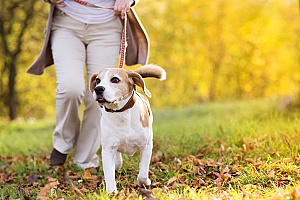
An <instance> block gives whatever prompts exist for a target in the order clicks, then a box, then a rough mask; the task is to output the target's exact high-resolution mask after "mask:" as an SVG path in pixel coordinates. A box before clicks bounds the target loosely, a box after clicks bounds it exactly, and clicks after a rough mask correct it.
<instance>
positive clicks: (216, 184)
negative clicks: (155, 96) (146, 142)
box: [0, 100, 300, 199]
mask: <svg viewBox="0 0 300 200" xmlns="http://www.w3.org/2000/svg"><path fill="white" fill-rule="evenodd" d="M154 117H155V122H154V127H153V128H154V148H153V156H152V162H151V165H150V171H151V172H150V178H151V180H152V189H151V190H150V191H151V192H152V193H153V194H152V195H153V196H154V197H155V198H158V199H182V198H183V199H199V198H200V199H216V198H219V199H242V198H244V199H265V198H270V197H272V198H275V199H293V198H294V199H297V198H298V197H299V198H300V196H297V195H300V193H299V185H300V169H299V165H300V147H299V141H300V134H299V131H300V130H299V128H300V127H299V124H300V113H299V110H297V109H296V110H295V111H280V110H278V108H277V102H276V101H274V100H272V101H271V100H255V101H240V102H225V103H207V104H201V105H200V104H199V105H195V106H190V107H187V108H181V109H165V110H155V111H154ZM54 126H55V123H54V120H50V121H49V120H48V121H36V122H31V123H26V122H15V123H8V124H0V155H1V156H0V166H1V169H0V181H2V182H5V181H7V182H5V184H4V185H3V186H1V187H0V198H2V199H4V198H6V197H7V196H9V197H11V198H21V196H20V194H21V193H20V191H17V192H16V193H12V194H10V193H11V192H10V191H13V190H16V189H17V188H18V187H19V186H18V185H20V184H25V185H27V184H26V180H27V181H28V180H30V179H31V176H32V175H35V176H37V177H39V178H38V179H37V180H36V182H34V184H33V185H28V186H26V187H27V188H28V190H26V187H25V189H22V191H23V190H24V191H25V193H24V191H23V193H24V194H26V195H27V196H36V195H37V194H38V193H39V190H40V188H41V187H43V186H44V185H45V184H46V183H47V179H49V178H55V180H56V179H57V180H59V182H60V184H59V185H58V187H59V189H54V190H53V191H52V193H51V195H52V196H51V198H58V197H60V196H62V197H64V198H66V199H68V198H77V197H78V194H77V192H76V191H75V189H74V188H76V190H77V189H78V190H80V191H81V193H82V194H81V195H85V196H86V197H88V198H89V199H108V197H107V195H106V194H105V190H104V188H103V187H100V189H99V188H97V187H96V185H98V184H99V183H96V182H95V183H94V182H89V181H85V180H84V178H83V177H84V171H83V170H81V169H78V168H76V167H75V166H74V164H73V163H72V159H73V157H72V156H73V154H72V153H71V154H70V155H69V156H68V160H67V163H66V164H65V169H64V171H63V172H61V171H59V170H57V169H53V168H51V167H49V163H48V162H49V153H50V151H51V148H52V138H51V137H52V131H53V129H54ZM123 159H124V166H123V168H122V169H121V171H120V173H118V174H117V176H116V180H117V187H118V188H119V194H118V195H117V196H109V199H142V196H141V190H140V189H138V188H137V182H136V176H137V172H138V171H137V170H138V161H139V153H136V154H135V155H134V156H133V157H130V156H127V155H124V156H123ZM1 170H2V171H1ZM2 175H3V176H2ZM1 177H2V178H1ZM4 177H6V178H4ZM66 177H68V178H66ZM97 177H98V180H99V181H101V180H103V179H102V178H103V172H102V166H100V172H99V173H97ZM70 180H71V181H70ZM74 183H76V185H74ZM100 185H101V184H100ZM29 188H30V189H29ZM30 191H31V192H30ZM298 193H299V194H298ZM49 195H50V194H49ZM142 195H143V194H142ZM49 197H50V196H49ZM144 197H145V196H144Z"/></svg>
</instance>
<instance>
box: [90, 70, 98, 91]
mask: <svg viewBox="0 0 300 200" xmlns="http://www.w3.org/2000/svg"><path fill="white" fill-rule="evenodd" d="M97 76H98V73H96V74H93V75H92V76H91V78H90V91H91V92H92V93H93V92H94V90H95V87H96V77H97Z"/></svg>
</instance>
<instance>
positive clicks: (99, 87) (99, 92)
mask: <svg viewBox="0 0 300 200" xmlns="http://www.w3.org/2000/svg"><path fill="white" fill-rule="evenodd" d="M104 90H105V87H103V86H97V87H95V92H96V94H99V95H101V94H103V92H104Z"/></svg>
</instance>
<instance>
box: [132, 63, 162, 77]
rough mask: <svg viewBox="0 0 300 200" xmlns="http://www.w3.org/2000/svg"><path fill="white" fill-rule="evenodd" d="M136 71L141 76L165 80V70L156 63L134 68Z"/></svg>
mask: <svg viewBox="0 0 300 200" xmlns="http://www.w3.org/2000/svg"><path fill="white" fill-rule="evenodd" d="M135 72H136V73H138V74H140V75H141V76H142V77H143V78H148V77H152V78H157V79H159V80H161V81H162V80H165V79H166V77H167V73H166V71H165V70H164V69H163V68H162V67H159V66H157V65H154V64H148V65H144V66H142V67H140V68H138V69H137V70H135Z"/></svg>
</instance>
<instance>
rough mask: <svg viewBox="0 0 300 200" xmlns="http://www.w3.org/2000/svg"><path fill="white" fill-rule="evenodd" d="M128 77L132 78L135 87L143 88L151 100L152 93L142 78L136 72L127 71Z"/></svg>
mask: <svg viewBox="0 0 300 200" xmlns="http://www.w3.org/2000/svg"><path fill="white" fill-rule="evenodd" d="M126 72H127V74H128V76H129V77H131V78H132V80H133V82H134V84H135V85H137V86H139V87H141V88H142V89H143V91H144V93H145V94H146V95H147V96H148V97H149V98H151V92H150V91H149V90H148V89H147V88H146V83H145V81H144V80H143V78H142V76H141V75H140V74H138V73H136V72H134V71H130V70H127V71H126Z"/></svg>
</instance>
